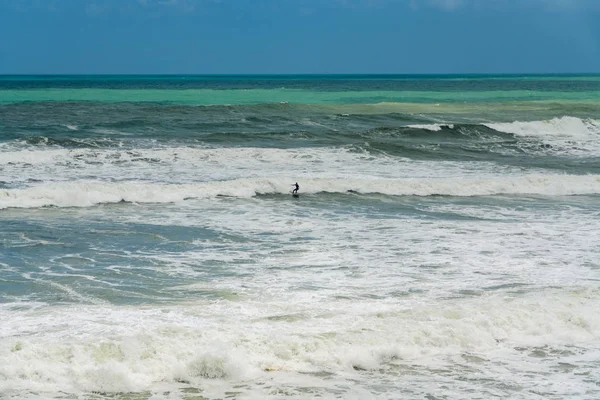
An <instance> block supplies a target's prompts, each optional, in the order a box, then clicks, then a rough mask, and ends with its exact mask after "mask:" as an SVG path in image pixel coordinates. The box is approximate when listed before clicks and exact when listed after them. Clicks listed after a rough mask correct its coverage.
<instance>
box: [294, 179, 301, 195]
mask: <svg viewBox="0 0 600 400" xmlns="http://www.w3.org/2000/svg"><path fill="white" fill-rule="evenodd" d="M292 186H294V190H292V194H298V189H300V185H298V182H296V183H295V184H294V185H292Z"/></svg>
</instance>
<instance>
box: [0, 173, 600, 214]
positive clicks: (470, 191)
mask: <svg viewBox="0 0 600 400" xmlns="http://www.w3.org/2000/svg"><path fill="white" fill-rule="evenodd" d="M289 191H290V185H289V182H288V181H287V180H284V179H277V178H263V179H258V178H256V179H236V180H232V181H220V182H206V183H197V184H180V185H167V184H156V183H125V182H120V183H110V182H69V183H47V184H42V185H39V186H35V187H29V188H24V189H4V190H0V209H5V208H37V207H48V206H55V207H90V206H93V205H96V204H103V203H119V202H132V203H172V202H179V201H184V200H186V199H206V198H214V197H217V196H231V197H243V198H249V197H253V196H257V195H264V194H288V193H289ZM301 193H302V194H306V195H318V194H322V193H359V194H382V195H390V196H435V195H442V196H467V197H469V196H488V195H548V196H569V195H586V194H600V175H579V176H578V175H525V176H521V177H507V178H503V177H499V178H485V179H459V178H456V179H439V178H429V179H397V180H392V179H376V180H358V179H357V180H342V179H307V180H304V181H303V182H302V187H301Z"/></svg>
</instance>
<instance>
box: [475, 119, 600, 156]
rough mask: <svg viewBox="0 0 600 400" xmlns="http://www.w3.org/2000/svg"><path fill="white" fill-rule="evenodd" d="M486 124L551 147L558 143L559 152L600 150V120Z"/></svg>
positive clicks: (552, 120)
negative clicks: (536, 140)
mask: <svg viewBox="0 0 600 400" xmlns="http://www.w3.org/2000/svg"><path fill="white" fill-rule="evenodd" d="M484 125H485V126H487V127H489V128H491V129H495V130H497V131H500V132H506V133H512V134H514V135H517V136H521V137H526V138H536V139H539V140H542V141H543V142H544V143H547V144H549V145H551V146H558V150H559V151H563V152H568V153H570V154H576V153H578V152H584V153H589V152H594V153H598V152H600V121H598V120H593V119H580V118H576V117H568V116H566V117H562V118H553V119H551V120H547V121H527V122H521V121H515V122H509V123H487V124H484Z"/></svg>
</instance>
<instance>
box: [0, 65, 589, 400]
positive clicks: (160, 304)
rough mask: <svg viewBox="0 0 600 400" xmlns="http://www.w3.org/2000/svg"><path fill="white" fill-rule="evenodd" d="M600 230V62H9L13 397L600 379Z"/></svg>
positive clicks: (0, 379)
mask: <svg viewBox="0 0 600 400" xmlns="http://www.w3.org/2000/svg"><path fill="white" fill-rule="evenodd" d="M295 182H298V183H299V185H300V191H299V193H300V196H299V197H298V198H294V197H292V196H291V194H290V193H291V190H292V184H294V183H295ZM599 244H600V76H585V75H572V76H561V75H540V76H525V75H524V76H466V75H465V76H460V75H456V76H394V75H385V76H378V75H372V76H369V75H364V76H350V75H349V76H344V75H337V76H316V75H315V76H0V398H2V399H39V398H48V399H94V400H101V399H132V400H133V399H135V400H142V399H153V400H154V399H189V400H191V399H226V398H227V399H230V398H231V399H284V398H293V399H313V398H320V399H366V400H368V399H430V400H434V399H491V398H510V399H531V400H533V399H557V400H558V399H594V398H600V311H599V310H600V245H599Z"/></svg>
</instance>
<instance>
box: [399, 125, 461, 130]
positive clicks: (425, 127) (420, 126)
mask: <svg viewBox="0 0 600 400" xmlns="http://www.w3.org/2000/svg"><path fill="white" fill-rule="evenodd" d="M408 127H409V128H415V129H425V130H428V131H432V132H439V131H441V130H442V129H443V128H450V129H453V128H454V125H453V124H426V125H418V124H417V125H408Z"/></svg>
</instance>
